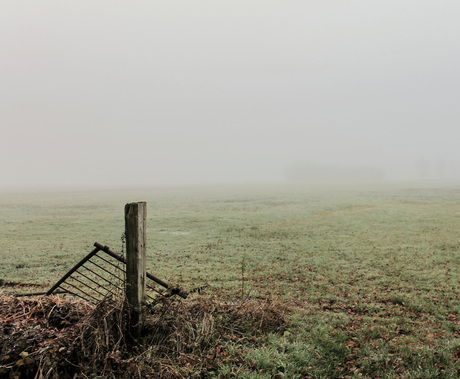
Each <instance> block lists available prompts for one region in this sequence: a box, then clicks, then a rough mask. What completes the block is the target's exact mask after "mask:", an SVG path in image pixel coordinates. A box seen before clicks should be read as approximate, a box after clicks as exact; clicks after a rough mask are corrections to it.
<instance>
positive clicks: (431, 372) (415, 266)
mask: <svg viewBox="0 0 460 379" xmlns="http://www.w3.org/2000/svg"><path fill="white" fill-rule="evenodd" d="M134 201H147V206H148V219H147V223H148V230H147V235H148V271H150V272H152V273H154V274H155V275H156V276H158V277H159V278H161V279H163V280H165V281H167V282H171V283H174V284H178V285H180V286H182V287H183V288H185V289H193V288H196V287H201V286H204V285H209V287H208V289H207V290H206V291H208V293H209V294H219V293H221V294H222V296H227V297H232V298H234V299H235V301H237V300H238V301H244V300H245V299H248V298H249V299H266V300H269V301H274V302H279V303H280V304H283V305H285V306H287V307H288V308H289V310H290V313H289V328H288V330H286V331H285V332H284V333H283V334H282V335H280V334H276V333H270V331H267V334H266V336H265V337H264V338H265V340H264V341H262V342H263V343H258V344H257V345H254V344H253V343H251V342H250V340H249V339H244V338H239V339H237V340H235V341H233V340H232V339H230V340H229V341H228V346H227V350H228V354H229V355H228V359H225V360H223V361H222V365H220V367H219V369H218V370H217V371H216V372H215V376H218V375H221V377H232V376H237V377H241V378H250V377H262V378H263V377H266V378H272V377H283V376H284V377H288V378H303V377H315V378H333V377H369V378H376V377H385V378H391V377H395V378H399V377H401V378H402V377H404V378H434V377H442V378H457V377H459V376H460V363H459V362H460V339H459V332H460V324H459V311H460V300H459V294H460V284H459V282H460V270H459V268H460V233H459V231H460V186H458V185H443V186H441V185H434V184H433V185H427V184H425V185H420V184H405V185H402V184H399V185H380V186H377V185H376V186H374V187H372V186H367V187H353V186H345V187H342V188H339V187H333V186H331V187H329V188H320V187H311V186H310V187H309V186H306V185H305V186H302V185H298V186H287V185H286V186H285V185H277V186H275V185H272V186H266V187H262V186H259V187H257V186H246V187H243V186H239V187H236V186H235V187H225V188H224V187H190V188H185V187H184V188H157V189H151V190H145V189H143V190H125V191H121V190H118V191H104V192H97V191H92V192H91V191H88V192H75V193H73V192H66V193H64V192H61V193H16V194H8V193H3V194H0V224H1V226H2V227H1V230H2V233H1V235H0V260H1V262H2V264H1V265H0V279H1V280H2V283H3V284H4V286H3V287H1V288H0V291H1V293H3V294H8V293H11V292H18V291H19V290H30V288H27V287H25V288H22V289H21V288H18V287H13V286H11V284H12V283H21V284H26V285H29V286H32V285H34V286H36V287H41V288H44V289H46V288H48V287H49V286H51V285H52V284H53V283H54V282H55V281H57V279H59V277H60V276H62V275H63V274H64V273H65V272H66V271H67V270H68V269H70V268H71V267H72V266H73V265H74V264H75V263H76V262H77V261H78V260H79V259H81V258H82V257H83V256H84V255H86V254H87V253H88V252H89V251H91V250H92V245H93V243H94V242H95V241H97V242H99V243H101V244H103V245H108V246H110V248H111V249H112V250H114V251H121V249H122V239H121V236H122V233H123V229H124V218H123V211H124V205H125V204H126V203H128V202H134ZM5 284H8V285H5ZM36 287H34V290H36ZM194 296H199V295H194ZM259 342H260V341H259Z"/></svg>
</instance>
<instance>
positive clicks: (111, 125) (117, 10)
mask: <svg viewBox="0 0 460 379" xmlns="http://www.w3.org/2000/svg"><path fill="white" fill-rule="evenodd" d="M459 19H460V3H459V2H455V1H444V0H441V1H436V2H428V1H416V0H408V1H396V0H389V1H380V2H374V1H365V0H355V1H346V2H345V1H298V0H283V1H281V0H279V1H270V0H268V1H254V0H244V1H243V0H232V1H210V0H209V1H205V0H195V1H190V2H185V1H153V2H147V1H141V2H130V3H127V2H113V1H97V2H93V1H91V2H90V1H86V2H83V1H78V2H77V1H75V2H67V1H65V2H63V1H57V0H55V1H40V2H35V1H3V2H1V3H0V55H1V59H0V72H1V76H0V130H1V138H0V162H1V165H0V188H18V187H37V188H38V187H40V188H42V187H85V186H149V185H175V184H199V183H241V182H244V183H248V182H285V181H289V182H290V181H294V182H298V181H307V182H308V181H319V182H321V181H326V182H329V181H346V180H352V181H395V180H424V181H430V180H443V181H452V180H457V181H458V180H460V149H459V148H458V145H459V141H460V127H459V121H460V107H459V106H458V99H460V74H459V70H458V67H460V49H458V36H459V35H460V23H459V22H458V20H459Z"/></svg>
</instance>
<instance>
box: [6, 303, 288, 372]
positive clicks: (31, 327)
mask: <svg viewBox="0 0 460 379" xmlns="http://www.w3.org/2000/svg"><path fill="white" fill-rule="evenodd" d="M145 311H146V320H145V328H144V332H143V335H142V337H141V338H139V339H137V340H135V339H133V337H132V336H130V335H129V333H128V332H127V330H128V327H127V325H128V312H127V311H126V307H125V305H124V303H123V302H109V301H106V302H102V303H100V304H98V305H97V306H96V307H93V306H91V305H89V304H87V303H85V302H81V301H74V300H66V299H62V298H58V297H53V298H47V297H41V298H36V299H17V298H13V297H1V298H0V321H1V329H0V378H13V377H24V378H26V377H27V378H29V377H31V378H32V377H36V378H71V377H87V376H90V375H97V376H99V377H113V376H115V377H144V378H145V377H152V378H153V377H162V378H181V377H206V376H207V375H208V374H207V373H208V372H209V371H211V370H213V369H215V368H216V367H218V365H219V362H220V361H221V360H222V359H223V357H225V358H226V359H229V354H223V352H224V351H225V350H226V349H227V343H228V342H229V341H232V342H234V341H236V340H241V341H245V342H246V343H251V344H254V345H257V344H258V341H259V340H261V339H260V338H259V337H261V336H264V335H266V334H267V333H277V332H283V331H284V330H285V328H286V312H287V310H286V308H285V307H283V306H281V305H280V304H277V303H275V302H272V301H265V300H263V301H260V300H258V301H256V300H246V301H244V302H231V301H223V300H222V299H221V298H217V297H216V296H201V297H195V298H192V299H189V300H187V301H179V300H172V299H166V298H162V299H160V300H158V301H157V302H156V303H154V304H150V305H147V306H146V309H145Z"/></svg>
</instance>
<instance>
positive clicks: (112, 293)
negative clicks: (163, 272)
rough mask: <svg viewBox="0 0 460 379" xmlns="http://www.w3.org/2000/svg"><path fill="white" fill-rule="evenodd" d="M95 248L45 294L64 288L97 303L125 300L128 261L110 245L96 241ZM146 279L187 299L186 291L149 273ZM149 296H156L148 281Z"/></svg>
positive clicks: (72, 293)
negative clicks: (108, 299)
mask: <svg viewBox="0 0 460 379" xmlns="http://www.w3.org/2000/svg"><path fill="white" fill-rule="evenodd" d="M94 246H95V248H94V250H93V251H91V252H90V253H89V254H88V255H87V256H86V257H84V258H83V259H82V260H81V261H80V262H78V263H77V264H76V265H75V266H74V267H73V268H72V269H71V270H69V272H67V273H66V274H65V275H64V276H63V277H62V278H61V279H60V280H59V281H58V282H57V283H56V284H55V285H54V286H53V287H51V288H50V289H49V291H48V292H47V293H46V295H52V294H53V293H57V292H61V293H62V291H65V292H66V293H68V294H70V295H72V296H76V297H79V298H82V299H84V300H86V301H90V302H92V303H98V302H100V301H102V300H104V299H107V298H111V299H122V298H123V297H124V294H125V286H126V274H125V273H126V267H125V266H126V260H125V259H124V258H123V257H122V256H120V255H118V254H117V253H114V252H113V251H111V250H110V248H109V247H107V246H102V245H101V244H99V243H97V242H96V243H94ZM146 276H147V278H149V279H150V280H152V281H153V282H155V283H157V284H159V285H160V286H162V287H164V288H166V289H168V290H169V293H170V294H171V295H173V294H178V295H179V296H181V297H182V298H184V299H185V298H186V297H187V294H186V293H185V292H183V291H181V290H180V289H174V288H170V286H169V285H168V284H167V283H165V282H163V281H162V280H161V279H158V278H157V277H155V276H153V275H152V274H150V273H147V274H146ZM146 287H147V289H148V290H150V291H149V292H150V293H149V292H147V296H148V297H149V298H150V299H153V296H152V292H151V291H155V292H158V293H160V292H159V291H158V290H156V289H155V287H154V286H152V285H149V284H147V286H146Z"/></svg>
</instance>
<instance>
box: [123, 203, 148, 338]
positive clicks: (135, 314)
mask: <svg viewBox="0 0 460 379" xmlns="http://www.w3.org/2000/svg"><path fill="white" fill-rule="evenodd" d="M146 218H147V203H145V202H139V203H130V204H126V205H125V234H126V299H127V301H128V305H129V308H130V313H131V317H130V328H131V332H132V333H133V337H135V338H137V337H140V335H141V332H142V327H143V321H144V318H143V314H142V304H143V302H144V297H145V276H146V271H145V267H146V262H145V261H146Z"/></svg>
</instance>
